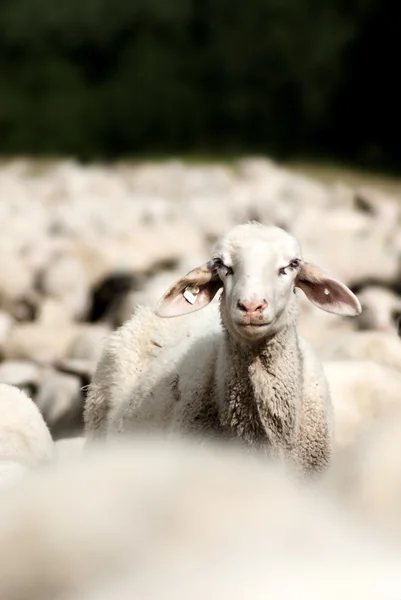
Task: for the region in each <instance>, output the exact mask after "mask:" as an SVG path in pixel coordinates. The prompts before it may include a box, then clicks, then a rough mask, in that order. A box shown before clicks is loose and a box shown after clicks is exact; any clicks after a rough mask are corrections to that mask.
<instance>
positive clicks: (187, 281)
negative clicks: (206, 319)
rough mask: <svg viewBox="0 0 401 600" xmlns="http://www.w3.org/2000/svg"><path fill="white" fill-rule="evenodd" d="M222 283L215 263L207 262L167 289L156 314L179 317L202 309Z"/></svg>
mask: <svg viewBox="0 0 401 600" xmlns="http://www.w3.org/2000/svg"><path fill="white" fill-rule="evenodd" d="M222 285H223V284H222V282H221V279H220V278H219V276H218V275H217V273H216V272H215V271H214V269H213V263H205V264H204V265H202V266H200V267H197V268H196V269H193V270H192V271H190V272H189V273H188V275H185V277H182V278H181V279H179V280H178V281H176V282H175V283H174V284H173V285H172V286H171V287H170V288H169V289H168V290H167V292H166V293H165V294H164V296H163V298H162V299H161V300H160V302H159V305H158V307H157V309H156V314H157V315H158V316H159V317H179V316H180V315H186V314H188V313H191V312H194V311H196V310H200V309H201V308H204V307H205V306H207V305H208V304H209V303H210V302H211V301H212V300H213V298H214V297H215V295H216V294H217V292H218V291H219V289H220V288H221V287H222Z"/></svg>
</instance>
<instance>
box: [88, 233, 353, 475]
mask: <svg viewBox="0 0 401 600" xmlns="http://www.w3.org/2000/svg"><path fill="white" fill-rule="evenodd" d="M221 288H222V290H223V293H222V295H221V296H220V302H219V303H218V302H212V300H213V299H214V297H215V296H216V294H217V292H218V291H219V290H220V289H221ZM296 288H300V289H302V290H303V291H304V293H305V294H306V296H307V297H308V298H309V300H310V301H311V302H312V303H314V304H315V305H316V306H318V307H319V308H321V309H323V310H326V311H328V312H332V313H337V314H340V315H348V316H351V315H356V314H359V312H360V305H359V302H358V299H357V298H356V296H355V295H354V294H353V293H352V292H351V291H350V290H349V289H348V288H347V287H346V286H345V285H344V284H342V283H340V282H339V281H337V280H335V279H333V278H332V277H330V276H329V275H327V274H326V273H324V272H323V271H322V270H321V269H319V268H318V267H317V266H315V265H312V264H310V263H307V262H304V260H303V259H302V256H301V248H300V245H299V242H298V241H297V240H296V239H295V238H294V237H293V236H291V235H290V234H288V233H287V232H285V231H284V230H282V229H280V228H278V227H274V226H263V225H260V224H259V223H255V222H253V223H248V224H245V225H239V226H236V227H234V228H233V229H232V230H231V231H229V232H228V233H227V234H226V235H225V236H223V237H222V238H221V239H220V240H219V241H218V242H217V244H216V247H215V249H214V253H213V258H212V260H211V261H210V262H208V263H206V264H204V265H202V266H200V267H197V268H196V269H194V270H192V271H191V272H190V273H188V275H186V276H185V277H183V278H182V279H179V280H178V281H177V282H176V283H174V284H173V285H172V286H171V287H170V288H169V290H168V291H167V292H166V293H165V295H164V296H163V298H162V300H161V301H160V304H159V306H158V308H157V309H156V312H154V311H153V310H152V309H151V308H150V307H141V308H140V309H139V308H138V309H137V312H136V313H135V314H134V316H133V317H132V318H131V320H130V321H128V322H127V323H125V324H124V325H123V326H122V327H121V328H120V329H119V330H117V331H116V332H114V333H113V334H112V335H111V337H110V339H109V340H108V342H107V343H106V345H105V348H104V350H103V354H102V357H101V359H100V361H99V363H98V366H97V369H96V371H95V374H94V376H93V379H92V382H91V385H90V389H89V392H88V396H87V401H86V405H85V409H84V421H85V431H86V435H87V437H88V439H89V440H90V439H96V438H98V437H101V436H110V435H115V434H121V433H129V432H132V431H135V430H137V429H139V428H144V427H149V428H153V427H156V428H158V427H162V428H166V429H167V430H173V431H174V430H178V431H181V432H185V433H187V434H191V435H201V437H204V436H205V435H212V436H214V435H222V436H224V437H228V438H233V439H237V440H238V439H239V440H241V441H242V442H243V443H244V444H245V445H246V446H248V447H250V448H257V447H263V448H264V449H265V451H267V452H269V453H271V454H272V455H275V456H280V457H281V458H283V459H289V461H290V462H292V463H293V465H294V466H296V467H297V468H298V467H300V468H301V469H303V470H305V471H307V472H309V473H312V472H319V471H321V470H322V469H324V468H325V467H326V466H327V464H328V462H329V460H330V454H331V444H332V423H331V403H330V393H329V390H328V387H327V383H326V380H325V376H324V373H323V369H322V366H321V364H320V361H319V360H318V358H317V357H316V356H315V354H314V352H313V350H312V348H311V347H310V346H309V344H308V343H307V342H306V341H305V340H304V339H301V338H300V337H298V336H297V332H296V320H297V291H296ZM210 303H211V306H210V309H209V310H208V311H205V313H206V312H207V315H205V317H203V315H201V316H199V314H198V312H197V311H199V310H200V309H203V308H204V307H206V306H207V305H208V304H210ZM219 311H220V317H221V324H220V322H219ZM190 313H194V314H191V315H190ZM188 315H190V316H188ZM165 317H175V318H172V319H166V318H165Z"/></svg>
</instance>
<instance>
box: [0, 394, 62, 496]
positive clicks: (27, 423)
mask: <svg viewBox="0 0 401 600" xmlns="http://www.w3.org/2000/svg"><path fill="white" fill-rule="evenodd" d="M53 458H54V444H53V440H52V438H51V435H50V433H49V430H48V428H47V425H46V423H45V422H44V420H43V417H42V415H41V413H40V411H39V409H38V408H37V406H36V405H35V403H34V402H33V401H32V400H31V399H30V398H29V397H28V396H27V395H26V394H25V392H23V391H21V390H20V389H18V388H17V387H14V386H12V385H8V384H6V383H0V485H1V486H2V487H6V486H8V484H9V483H12V482H14V481H19V480H20V478H21V477H22V476H23V475H24V474H25V473H26V472H28V471H29V470H30V469H35V468H38V467H40V466H41V465H44V464H48V463H50V462H51V461H52V460H53Z"/></svg>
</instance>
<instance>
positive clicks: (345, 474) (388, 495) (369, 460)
mask: <svg viewBox="0 0 401 600" xmlns="http://www.w3.org/2000/svg"><path fill="white" fill-rule="evenodd" d="M326 483H327V484H328V489H329V492H330V494H335V495H336V496H337V497H338V498H340V499H341V500H343V501H344V502H345V505H346V506H347V508H348V509H350V508H351V509H353V510H354V511H355V513H356V514H357V515H358V518H361V517H363V518H364V519H366V520H368V521H369V522H370V523H371V524H372V525H373V524H374V525H375V526H376V527H377V529H378V530H379V531H385V532H387V533H389V534H391V535H393V536H395V537H396V538H398V539H400V538H401V510H400V506H401V405H399V406H398V407H397V408H395V409H393V410H391V411H389V412H387V413H382V414H378V415H377V416H376V418H375V419H374V420H371V421H370V422H369V423H368V424H367V425H366V426H365V427H364V428H363V429H361V430H359V431H358V432H357V433H356V435H355V436H354V438H353V439H352V441H351V442H350V443H349V444H348V445H347V446H346V447H344V448H341V449H340V450H339V451H338V452H337V453H336V454H335V456H334V459H333V464H332V467H331V469H330V470H329V471H328V472H327V481H326ZM333 497H335V496H333Z"/></svg>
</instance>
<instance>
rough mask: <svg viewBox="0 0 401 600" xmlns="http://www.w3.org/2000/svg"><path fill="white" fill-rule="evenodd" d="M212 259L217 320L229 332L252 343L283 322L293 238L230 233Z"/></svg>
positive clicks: (292, 272) (295, 251) (295, 255)
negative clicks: (219, 293)
mask: <svg viewBox="0 0 401 600" xmlns="http://www.w3.org/2000/svg"><path fill="white" fill-rule="evenodd" d="M233 233H234V234H237V235H231V236H230V235H228V236H226V237H225V238H223V239H222V240H221V241H220V242H219V243H218V244H217V245H216V248H215V251H214V254H213V266H214V269H215V271H216V273H217V275H218V277H219V279H220V281H221V283H222V286H223V294H222V299H221V302H222V315H223V319H224V322H225V325H226V326H227V327H228V329H229V331H231V332H232V333H236V334H238V335H240V336H241V337H244V338H247V339H248V338H249V339H255V338H256V339H258V338H261V337H264V336H266V335H270V334H274V333H275V332H276V331H277V329H279V328H280V327H281V324H282V321H285V320H286V319H285V317H286V314H285V313H286V309H287V307H290V305H291V302H290V300H292V294H293V291H294V284H295V279H296V276H297V274H298V272H299V270H300V268H301V260H302V259H301V248H300V246H299V244H298V242H297V240H296V239H295V238H293V237H292V236H290V235H289V234H287V233H286V232H285V231H283V230H281V229H278V228H275V227H269V228H261V227H260V228H255V227H252V228H248V229H244V230H242V231H241V234H242V235H238V231H236V230H234V231H233Z"/></svg>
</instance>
